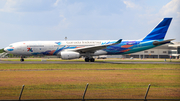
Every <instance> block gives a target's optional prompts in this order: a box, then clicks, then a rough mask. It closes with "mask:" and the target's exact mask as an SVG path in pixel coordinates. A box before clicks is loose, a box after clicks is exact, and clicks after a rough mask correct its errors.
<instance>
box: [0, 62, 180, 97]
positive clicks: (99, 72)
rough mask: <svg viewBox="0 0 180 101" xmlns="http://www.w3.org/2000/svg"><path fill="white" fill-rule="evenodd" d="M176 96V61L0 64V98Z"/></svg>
mask: <svg viewBox="0 0 180 101" xmlns="http://www.w3.org/2000/svg"><path fill="white" fill-rule="evenodd" d="M87 83H89V87H88V90H87V93H86V97H85V98H86V99H105V98H106V99H107V98H108V99H143V98H144V96H145V93H146V90H147V87H148V85H149V84H151V88H150V91H149V93H148V97H147V99H180V65H179V64H0V99H18V97H19V94H20V91H21V88H22V85H23V84H24V85H25V89H24V92H23V95H22V99H81V98H82V95H83V92H84V89H85V86H86V84H87Z"/></svg>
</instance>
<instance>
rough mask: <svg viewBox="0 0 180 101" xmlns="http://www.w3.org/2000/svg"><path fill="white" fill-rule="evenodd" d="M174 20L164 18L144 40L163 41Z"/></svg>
mask: <svg viewBox="0 0 180 101" xmlns="http://www.w3.org/2000/svg"><path fill="white" fill-rule="evenodd" d="M171 20H172V18H164V19H163V20H162V21H161V22H160V23H159V24H158V25H157V26H156V27H155V28H154V29H153V30H152V31H151V32H150V33H149V34H148V35H147V36H146V37H145V38H144V39H143V41H148V40H162V39H164V37H165V35H166V32H167V30H168V28H169V25H170V23H171Z"/></svg>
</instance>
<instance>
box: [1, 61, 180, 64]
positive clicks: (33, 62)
mask: <svg viewBox="0 0 180 101" xmlns="http://www.w3.org/2000/svg"><path fill="white" fill-rule="evenodd" d="M105 63H110V64H180V62H117V61H116V62H114V61H95V62H84V61H24V62H20V61H2V60H0V64H105Z"/></svg>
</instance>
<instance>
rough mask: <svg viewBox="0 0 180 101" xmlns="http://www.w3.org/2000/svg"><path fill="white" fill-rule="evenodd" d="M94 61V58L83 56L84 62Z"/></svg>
mask: <svg viewBox="0 0 180 101" xmlns="http://www.w3.org/2000/svg"><path fill="white" fill-rule="evenodd" d="M89 61H90V62H94V61H95V59H94V58H85V62H89Z"/></svg>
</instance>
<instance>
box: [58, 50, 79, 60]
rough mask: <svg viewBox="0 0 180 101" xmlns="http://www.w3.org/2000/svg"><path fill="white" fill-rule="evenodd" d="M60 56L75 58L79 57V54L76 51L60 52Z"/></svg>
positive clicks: (66, 58)
mask: <svg viewBox="0 0 180 101" xmlns="http://www.w3.org/2000/svg"><path fill="white" fill-rule="evenodd" d="M60 54H61V58H62V59H65V60H68V59H76V58H80V54H79V53H78V52H67V51H65V52H61V53H60Z"/></svg>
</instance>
